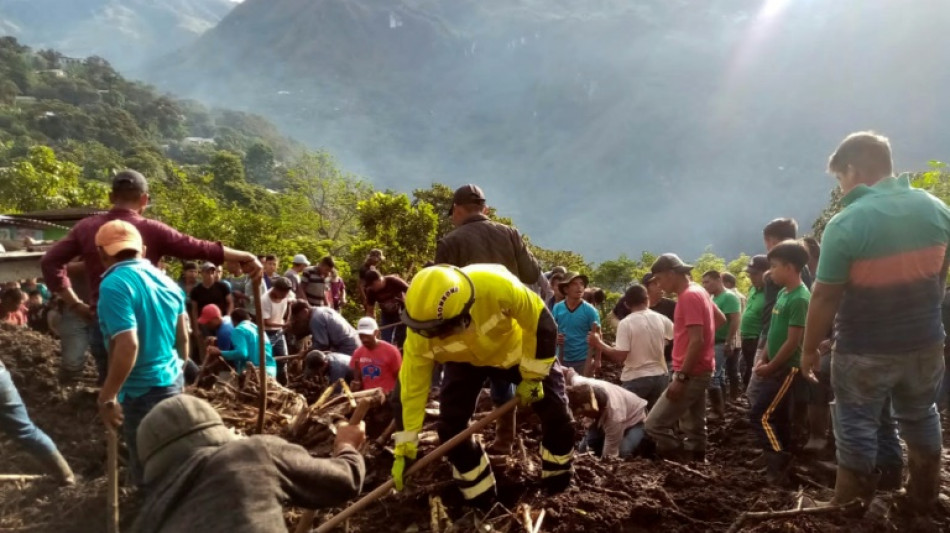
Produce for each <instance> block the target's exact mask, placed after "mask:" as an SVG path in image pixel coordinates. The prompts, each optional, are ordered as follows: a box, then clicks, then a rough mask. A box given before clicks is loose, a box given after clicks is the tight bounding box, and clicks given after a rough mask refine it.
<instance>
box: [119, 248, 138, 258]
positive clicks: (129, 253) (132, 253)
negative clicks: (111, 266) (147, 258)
mask: <svg viewBox="0 0 950 533" xmlns="http://www.w3.org/2000/svg"><path fill="white" fill-rule="evenodd" d="M138 256H139V251H138V250H132V249H128V250H119V253H117V254H115V255H114V256H113V258H114V259H115V260H116V261H128V260H129V259H135V258H136V257H138Z"/></svg>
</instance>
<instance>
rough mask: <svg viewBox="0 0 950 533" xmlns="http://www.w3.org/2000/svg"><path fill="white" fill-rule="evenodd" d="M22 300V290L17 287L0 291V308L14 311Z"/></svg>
mask: <svg viewBox="0 0 950 533" xmlns="http://www.w3.org/2000/svg"><path fill="white" fill-rule="evenodd" d="M22 301H23V291H21V290H20V289H17V288H15V287H14V288H9V289H4V290H3V292H0V310H2V311H7V312H10V313H12V312H14V311H16V310H18V309H19V308H20V303H21V302H22Z"/></svg>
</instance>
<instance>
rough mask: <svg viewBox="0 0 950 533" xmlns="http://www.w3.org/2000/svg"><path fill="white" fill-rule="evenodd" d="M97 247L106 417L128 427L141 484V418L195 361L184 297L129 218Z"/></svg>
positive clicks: (108, 226) (107, 228)
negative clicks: (155, 263)
mask: <svg viewBox="0 0 950 533" xmlns="http://www.w3.org/2000/svg"><path fill="white" fill-rule="evenodd" d="M96 247H97V248H98V250H99V255H100V257H101V259H102V264H103V265H105V267H106V271H105V274H103V276H102V283H101V284H100V286H99V307H98V309H97V315H98V317H99V326H100V329H101V330H102V336H103V338H104V339H106V340H107V342H108V345H109V353H110V357H109V369H108V373H107V374H106V378H105V383H103V385H102V389H101V390H100V392H99V416H100V417H101V418H102V421H103V422H104V423H105V424H106V426H107V427H110V428H118V427H119V426H120V425H121V426H122V430H123V434H124V436H125V440H126V444H127V445H128V449H129V473H130V478H131V481H132V483H134V484H136V485H139V484H141V482H142V466H141V464H140V463H139V459H138V455H137V454H136V453H135V450H136V449H137V448H136V431H137V430H138V426H139V423H140V422H141V421H142V418H144V417H145V415H146V414H148V412H149V411H150V410H151V409H152V408H153V407H154V406H155V405H156V404H158V403H159V402H160V401H162V400H164V399H166V398H170V397H172V396H175V395H178V394H181V391H182V385H183V378H182V359H184V360H187V359H188V326H187V318H186V317H187V315H186V314H185V295H184V293H183V292H182V291H181V289H180V288H179V287H178V286H177V285H176V284H175V282H174V281H172V280H171V279H170V278H169V277H168V276H166V275H164V274H162V272H161V271H159V270H158V269H156V268H155V267H154V266H152V264H151V263H150V262H149V261H148V260H147V259H144V257H143V256H144V248H145V247H144V246H143V244H142V235H141V234H140V233H139V231H138V230H137V229H136V228H135V226H133V225H131V224H129V223H128V222H125V221H122V220H113V221H110V222H106V223H105V224H103V225H102V226H101V227H100V228H99V230H98V231H97V232H96Z"/></svg>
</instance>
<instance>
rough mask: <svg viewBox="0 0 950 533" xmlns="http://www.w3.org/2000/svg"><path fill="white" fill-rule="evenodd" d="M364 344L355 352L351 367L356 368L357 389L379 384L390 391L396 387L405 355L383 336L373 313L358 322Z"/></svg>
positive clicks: (355, 384)
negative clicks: (380, 338) (380, 336)
mask: <svg viewBox="0 0 950 533" xmlns="http://www.w3.org/2000/svg"><path fill="white" fill-rule="evenodd" d="M356 332H357V333H359V335H360V342H362V343H363V345H362V346H360V347H359V348H357V349H356V351H355V352H353V357H351V358H350V367H351V368H352V369H353V382H352V383H351V384H350V388H351V389H353V390H361V389H362V390H365V389H375V388H376V387H379V388H381V389H383V392H384V393H386V394H389V393H390V392H392V391H393V389H395V388H396V379H397V378H398V377H399V368H400V367H401V366H402V355H400V354H399V349H398V348H396V347H395V346H393V345H392V344H389V343H388V342H386V341H381V340H379V327H378V326H377V325H376V320H374V319H373V318H372V317H368V316H364V317H363V318H361V319H360V321H359V322H358V323H357V324H356Z"/></svg>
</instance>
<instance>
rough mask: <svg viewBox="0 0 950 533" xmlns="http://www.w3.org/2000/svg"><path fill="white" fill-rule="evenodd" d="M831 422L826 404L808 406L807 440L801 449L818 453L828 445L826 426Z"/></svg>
mask: <svg viewBox="0 0 950 533" xmlns="http://www.w3.org/2000/svg"><path fill="white" fill-rule="evenodd" d="M830 424H831V412H830V411H829V410H828V406H827V405H810V404H809V406H808V442H807V443H805V448H804V450H803V451H805V452H807V453H818V452H820V451H821V450H824V449H825V446H827V445H828V438H827V437H828V426H829V425H830Z"/></svg>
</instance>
